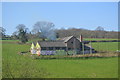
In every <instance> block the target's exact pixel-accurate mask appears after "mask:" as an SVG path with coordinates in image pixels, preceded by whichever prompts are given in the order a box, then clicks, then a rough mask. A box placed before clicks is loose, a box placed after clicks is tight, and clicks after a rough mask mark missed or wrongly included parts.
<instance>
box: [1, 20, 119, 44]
mask: <svg viewBox="0 0 120 80" xmlns="http://www.w3.org/2000/svg"><path fill="white" fill-rule="evenodd" d="M54 26H55V25H54V23H52V22H46V21H38V22H36V23H35V24H34V26H33V29H32V30H31V31H29V29H28V28H27V27H26V26H25V25H24V24H19V25H18V26H16V31H15V32H13V34H12V35H11V36H10V35H6V34H5V31H6V29H4V28H3V27H0V38H1V39H14V40H20V41H21V42H22V43H26V42H27V41H28V40H31V39H43V40H45V39H48V40H55V39H56V38H63V37H67V36H72V35H73V36H75V37H80V35H83V37H84V38H118V33H119V32H117V31H105V30H104V28H103V27H101V26H98V27H97V28H96V29H95V30H87V29H77V28H69V29H64V28H61V29H55V27H54Z"/></svg>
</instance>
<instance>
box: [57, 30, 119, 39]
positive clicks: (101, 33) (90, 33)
mask: <svg viewBox="0 0 120 80" xmlns="http://www.w3.org/2000/svg"><path fill="white" fill-rule="evenodd" d="M56 33H57V34H58V35H59V37H60V38H62V37H67V36H72V35H74V36H75V37H79V36H80V35H83V37H84V38H118V32H115V31H105V30H87V29H76V28H72V29H59V30H56Z"/></svg>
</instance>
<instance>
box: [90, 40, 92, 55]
mask: <svg viewBox="0 0 120 80" xmlns="http://www.w3.org/2000/svg"><path fill="white" fill-rule="evenodd" d="M90 54H92V44H91V41H90Z"/></svg>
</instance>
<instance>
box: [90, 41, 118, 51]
mask: <svg viewBox="0 0 120 80" xmlns="http://www.w3.org/2000/svg"><path fill="white" fill-rule="evenodd" d="M118 44H120V42H92V47H93V48H94V49H95V50H97V51H106V52H115V51H117V50H118Z"/></svg>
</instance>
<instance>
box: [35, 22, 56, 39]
mask: <svg viewBox="0 0 120 80" xmlns="http://www.w3.org/2000/svg"><path fill="white" fill-rule="evenodd" d="M54 26H55V25H54V24H53V23H52V22H46V21H39V22H37V23H36V24H35V25H34V26H33V31H34V32H37V33H39V32H40V37H41V38H42V39H43V40H45V38H48V39H50V40H55V39H56V34H55V31H54V30H55V29H54Z"/></svg>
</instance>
